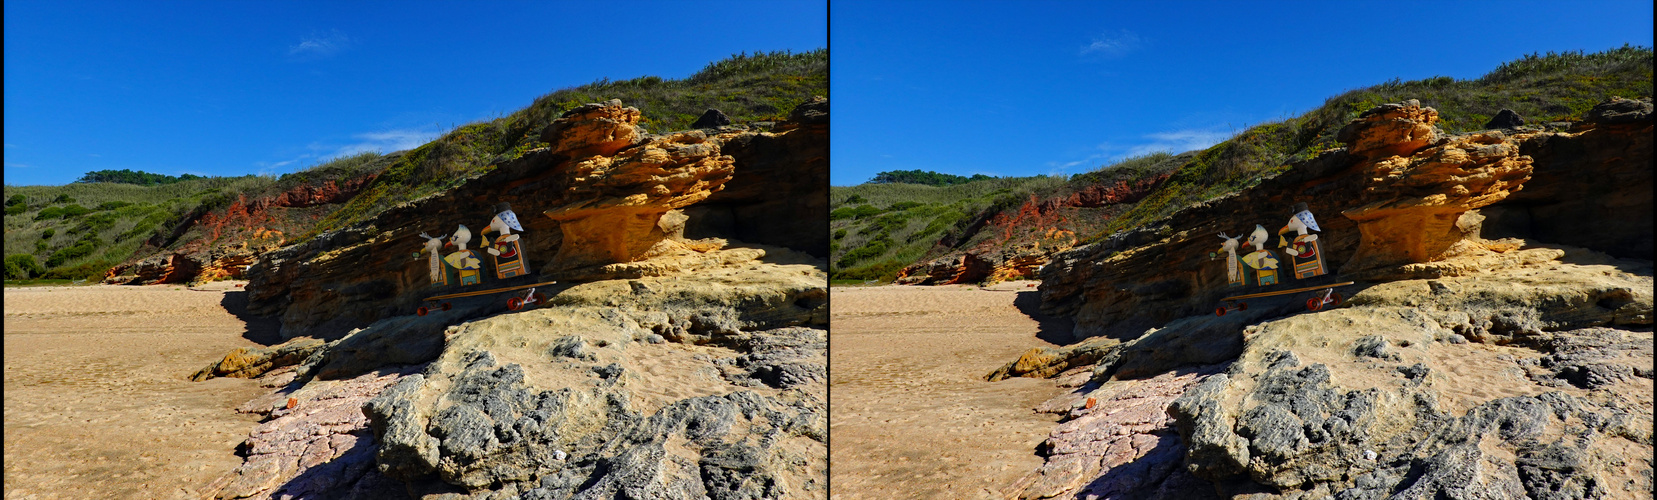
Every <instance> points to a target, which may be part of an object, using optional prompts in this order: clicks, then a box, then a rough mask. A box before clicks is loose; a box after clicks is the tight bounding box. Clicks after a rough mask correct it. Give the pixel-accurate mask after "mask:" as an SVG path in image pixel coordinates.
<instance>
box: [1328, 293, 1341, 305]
mask: <svg viewBox="0 0 1657 500" xmlns="http://www.w3.org/2000/svg"><path fill="white" fill-rule="evenodd" d="M1329 305H1331V306H1338V305H1341V294H1338V293H1332V294H1329Z"/></svg>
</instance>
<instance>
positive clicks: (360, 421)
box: [205, 366, 424, 500]
mask: <svg viewBox="0 0 1657 500" xmlns="http://www.w3.org/2000/svg"><path fill="white" fill-rule="evenodd" d="M423 368H424V366H401V367H393V368H390V369H387V370H384V371H382V372H379V373H373V374H366V375H362V376H360V377H356V378H353V379H350V380H340V381H332V382H320V383H315V384H311V385H307V386H304V387H302V388H297V389H295V390H279V391H277V392H276V393H274V394H271V395H270V396H267V397H264V398H260V399H256V400H253V401H250V402H248V404H246V405H243V407H242V408H241V410H240V411H243V412H245V413H255V414H259V415H263V416H265V417H267V420H266V421H264V422H263V423H261V424H259V426H258V427H255V428H254V429H253V431H252V432H250V433H249V434H248V438H247V440H246V441H243V442H242V444H241V446H240V447H239V450H240V451H241V452H242V453H244V454H245V456H246V457H247V458H246V460H245V461H244V462H242V465H241V466H239V467H237V468H236V470H234V471H231V472H230V473H228V474H225V475H224V476H223V477H220V478H219V479H218V480H216V481H214V482H213V483H212V484H211V485H209V486H208V487H207V488H206V490H205V493H206V495H205V496H206V497H207V498H212V499H226V500H228V499H234V498H252V499H266V498H399V497H401V495H398V494H397V493H398V492H400V491H401V490H404V489H405V488H404V487H403V485H402V484H400V483H398V482H396V481H393V480H391V479H389V478H387V477H385V476H384V475H382V474H380V472H379V470H378V468H377V467H376V466H375V463H374V434H373V431H372V430H370V429H369V426H368V418H367V417H366V416H365V415H363V413H362V406H363V405H364V404H365V403H367V402H368V401H369V400H371V399H373V398H374V397H375V396H378V395H379V394H380V393H381V392H382V391H384V390H385V388H386V387H388V386H390V385H393V384H396V383H397V382H398V381H399V380H402V379H403V378H405V377H408V376H410V375H412V374H414V373H417V372H419V371H420V370H421V369H423ZM276 385H280V384H276Z"/></svg>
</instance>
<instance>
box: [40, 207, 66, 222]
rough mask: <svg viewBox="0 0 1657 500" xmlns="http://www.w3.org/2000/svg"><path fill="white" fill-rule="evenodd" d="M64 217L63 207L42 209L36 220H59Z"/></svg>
mask: <svg viewBox="0 0 1657 500" xmlns="http://www.w3.org/2000/svg"><path fill="white" fill-rule="evenodd" d="M62 217H63V208H61V207H46V208H42V209H40V212H39V213H36V214H35V220H47V219H57V218H62Z"/></svg>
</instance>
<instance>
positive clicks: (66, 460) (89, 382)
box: [5, 282, 271, 500]
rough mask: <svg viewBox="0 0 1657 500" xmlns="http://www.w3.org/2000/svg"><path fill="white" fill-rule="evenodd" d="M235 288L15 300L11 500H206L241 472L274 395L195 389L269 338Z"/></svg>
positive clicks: (47, 290)
mask: <svg viewBox="0 0 1657 500" xmlns="http://www.w3.org/2000/svg"><path fill="white" fill-rule="evenodd" d="M235 284H236V282H219V283H213V284H211V285H208V286H207V287H206V288H204V289H198V290H191V289H188V288H185V287H182V286H145V287H134V286H106V285H97V286H80V287H30V288H6V289H5V313H6V318H5V350H6V354H5V365H6V368H5V388H6V390H5V428H6V430H5V461H6V465H5V478H6V480H5V498H6V499H7V500H11V499H25V498H40V499H47V498H65V499H81V498H135V499H136V498H146V499H147V498H196V497H197V496H198V495H199V493H198V490H199V489H200V488H202V487H203V486H206V484H207V483H208V482H210V481H212V480H213V479H214V478H217V477H218V476H219V475H221V474H223V473H225V472H228V471H230V470H232V469H234V468H235V467H236V466H237V465H240V464H241V462H242V459H241V458H240V457H238V456H236V455H235V448H236V445H237V444H238V443H240V442H241V441H242V440H243V439H245V438H246V437H247V433H248V431H249V430H250V429H251V428H252V427H253V425H254V423H255V422H256V421H257V418H256V417H255V416H253V415H243V414H238V413H236V412H235V411H234V408H235V407H237V406H238V405H240V404H242V403H244V402H246V401H247V400H249V399H252V398H254V397H256V396H258V395H260V394H262V393H264V392H268V391H269V389H264V388H261V387H259V386H258V384H257V383H255V382H254V381H251V380H243V379H222V378H221V379H213V380H209V381H206V382H190V381H189V380H188V379H187V377H189V376H190V374H191V373H193V372H195V371H196V370H197V369H199V368H201V367H202V366H203V365H206V364H207V363H208V362H210V361H213V360H216V359H218V358H219V357H222V356H223V355H224V354H225V353H226V352H228V351H230V350H231V349H234V348H237V347H256V346H258V345H259V344H258V343H256V342H254V341H253V340H251V339H250V337H251V338H257V339H260V340H264V341H266V342H268V341H269V340H270V339H269V338H268V337H269V336H270V334H271V333H270V330H269V328H268V326H269V325H266V324H264V323H262V322H260V321H259V320H254V324H253V325H249V323H247V322H244V321H243V320H242V319H241V318H238V317H237V316H236V315H234V314H232V313H231V312H230V310H227V309H226V307H225V306H226V304H228V305H229V306H231V309H236V308H237V306H236V303H237V302H238V300H239V299H240V294H242V293H244V292H241V289H240V288H236V287H235Z"/></svg>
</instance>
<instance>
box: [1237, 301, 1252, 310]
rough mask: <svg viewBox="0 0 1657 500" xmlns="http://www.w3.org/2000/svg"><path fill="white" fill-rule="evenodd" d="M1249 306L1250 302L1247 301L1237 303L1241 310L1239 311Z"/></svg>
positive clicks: (1238, 308)
mask: <svg viewBox="0 0 1657 500" xmlns="http://www.w3.org/2000/svg"><path fill="white" fill-rule="evenodd" d="M1248 308H1249V303H1247V302H1238V303H1237V310H1239V311H1241V310H1244V309H1248Z"/></svg>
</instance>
